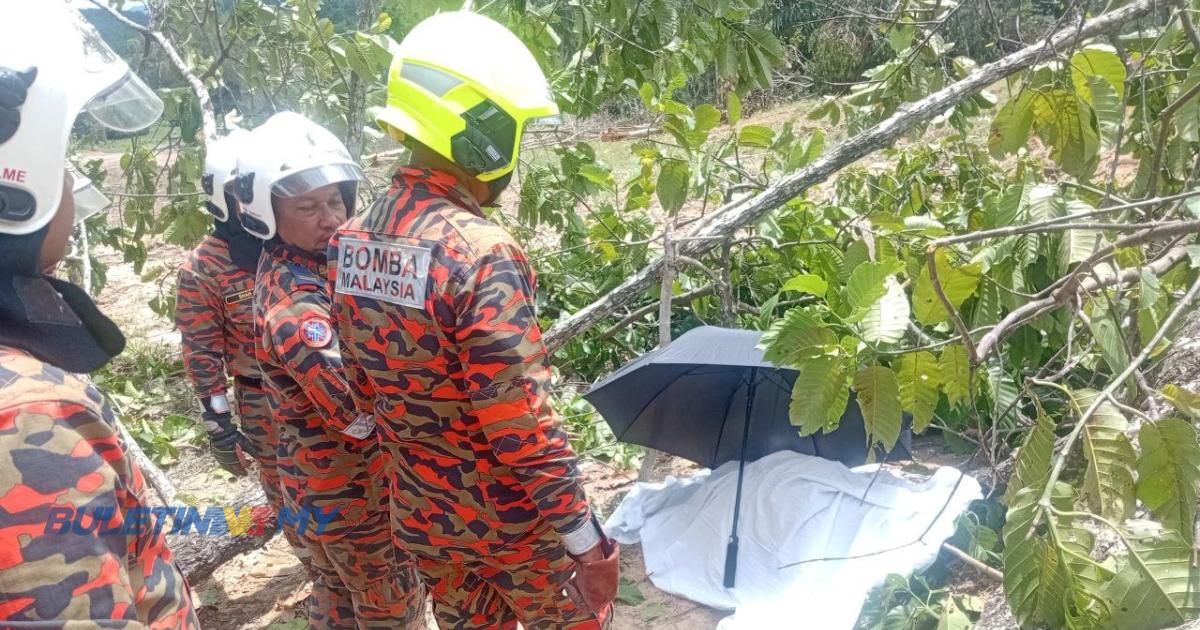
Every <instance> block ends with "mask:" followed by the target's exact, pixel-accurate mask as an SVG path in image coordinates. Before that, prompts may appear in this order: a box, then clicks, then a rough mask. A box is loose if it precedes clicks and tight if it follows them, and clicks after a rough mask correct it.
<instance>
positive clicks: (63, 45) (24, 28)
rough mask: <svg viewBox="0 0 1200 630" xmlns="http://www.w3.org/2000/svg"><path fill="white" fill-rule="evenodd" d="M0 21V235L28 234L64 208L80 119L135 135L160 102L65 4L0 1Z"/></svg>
mask: <svg viewBox="0 0 1200 630" xmlns="http://www.w3.org/2000/svg"><path fill="white" fill-rule="evenodd" d="M0 15H3V16H4V18H3V19H2V20H0V234H13V235H21V234H30V233H32V232H36V231H37V230H39V229H41V228H42V227H45V225H46V224H47V223H49V222H50V219H51V218H52V217H53V216H54V214H55V212H56V211H57V209H58V206H59V203H60V202H61V198H62V188H63V178H64V176H65V174H64V169H65V167H66V160H67V144H68V140H69V138H70V135H71V128H72V127H73V126H74V123H75V118H76V117H77V116H78V115H79V114H80V113H81V112H84V111H86V112H88V113H89V114H91V115H92V117H93V118H94V119H95V120H96V121H97V122H99V123H100V124H102V125H104V126H105V127H108V128H110V129H114V130H118V131H123V132H131V131H138V130H140V129H144V128H145V127H147V126H149V125H150V124H151V123H153V122H154V121H155V120H157V119H158V117H159V115H160V114H161V113H162V101H161V100H159V98H158V97H157V96H156V95H155V94H154V92H153V91H151V90H150V89H149V88H148V87H146V85H145V84H144V83H142V81H141V80H140V79H138V77H137V75H135V74H133V73H132V72H131V71H130V69H129V66H128V64H126V63H125V61H124V60H122V59H121V58H120V57H118V56H117V55H116V54H115V53H113V51H112V50H111V49H109V47H108V46H107V45H106V44H105V43H104V40H103V39H101V38H100V35H99V34H98V33H97V32H96V30H95V28H93V27H92V25H91V24H89V23H88V22H87V21H85V20H84V19H83V16H81V15H80V14H79V12H78V11H76V10H74V9H72V8H70V7H69V6H67V4H66V2H64V1H63V0H37V1H36V2H30V1H28V0H0Z"/></svg>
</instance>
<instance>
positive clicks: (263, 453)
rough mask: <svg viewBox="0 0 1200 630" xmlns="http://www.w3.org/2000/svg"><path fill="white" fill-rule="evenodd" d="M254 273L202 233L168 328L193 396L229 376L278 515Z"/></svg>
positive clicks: (296, 544)
mask: <svg viewBox="0 0 1200 630" xmlns="http://www.w3.org/2000/svg"><path fill="white" fill-rule="evenodd" d="M232 220H234V221H236V218H235V219H232ZM220 227H222V226H218V228H220ZM255 271H256V270H255V269H254V268H253V267H250V268H243V267H242V266H239V265H237V264H235V263H234V261H233V259H232V256H231V252H230V245H229V244H228V243H227V242H226V241H225V240H224V239H222V238H220V237H218V236H216V235H212V234H210V235H208V236H207V237H205V238H204V240H203V241H201V242H200V245H199V246H197V247H196V249H195V250H193V251H192V254H191V256H189V257H188V259H187V262H185V263H184V265H183V267H182V268H181V269H180V271H179V283H178V290H177V293H176V298H175V326H176V328H178V329H179V332H180V335H181V336H182V338H183V366H184V369H185V370H186V371H187V375H188V379H189V380H190V381H191V382H192V387H193V389H194V390H195V392H196V396H197V397H198V398H200V399H201V400H206V399H208V398H210V397H212V396H222V395H225V394H226V389H227V386H228V376H232V377H233V380H234V385H235V387H234V396H235V399H236V405H237V412H238V419H239V420H240V423H241V428H242V433H243V434H244V435H245V436H246V438H247V439H248V440H249V441H250V443H251V444H252V445H253V447H254V451H255V453H253V456H254V459H255V461H257V462H258V475H259V482H260V483H261V484H262V487H263V493H264V494H265V495H266V497H267V503H268V504H269V505H270V506H271V507H272V508H274V509H275V511H276V512H278V511H279V508H280V506H282V505H283V494H282V489H281V488H280V480H279V471H278V462H277V456H276V449H277V447H278V436H276V435H275V429H274V425H273V423H272V421H271V408H270V405H269V403H268V400H267V392H266V390H265V389H263V383H262V377H261V372H260V371H259V367H258V358H257V356H256V353H257V343H256V341H255V338H254V305H253V301H254V274H255ZM284 535H285V536H286V537H287V539H288V542H289V543H291V545H292V548H293V549H295V550H297V555H299V556H300V557H301V559H302V560H304V561H305V562H307V560H308V558H307V554H306V553H304V552H303V549H304V547H303V546H302V545H301V544H300V540H299V538H297V536H296V532H295V530H294V529H293V528H292V527H291V525H290V524H289V523H287V522H286V521H285V525H284Z"/></svg>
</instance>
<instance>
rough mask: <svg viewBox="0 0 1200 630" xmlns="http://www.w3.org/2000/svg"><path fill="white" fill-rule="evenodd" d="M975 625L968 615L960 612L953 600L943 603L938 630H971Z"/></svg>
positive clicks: (948, 599)
mask: <svg viewBox="0 0 1200 630" xmlns="http://www.w3.org/2000/svg"><path fill="white" fill-rule="evenodd" d="M973 627H975V624H973V623H971V618H970V617H967V613H965V612H963V611H962V610H959V608H958V606H957V605H955V603H954V599H953V598H947V599H946V600H945V602H943V603H942V615H941V617H939V618H938V625H937V630H971V628H973Z"/></svg>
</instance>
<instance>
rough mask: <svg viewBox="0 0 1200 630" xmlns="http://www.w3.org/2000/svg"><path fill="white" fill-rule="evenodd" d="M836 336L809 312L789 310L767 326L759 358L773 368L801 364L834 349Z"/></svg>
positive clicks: (800, 309)
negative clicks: (761, 355)
mask: <svg viewBox="0 0 1200 630" xmlns="http://www.w3.org/2000/svg"><path fill="white" fill-rule="evenodd" d="M837 342H838V339H837V335H835V334H834V332H833V331H832V330H830V329H829V328H828V327H827V326H826V325H825V322H822V321H821V320H820V318H819V317H817V316H816V315H814V314H813V313H812V312H811V311H809V310H806V309H804V308H802V307H801V308H793V309H791V310H789V311H788V312H787V313H785V314H784V316H783V317H782V318H781V319H779V320H777V321H775V323H773V324H771V328H770V329H768V330H767V331H766V332H765V333H763V336H762V339H761V341H760V342H759V343H760V345H761V346H762V347H763V348H764V349H765V350H766V352H765V353H764V355H763V359H764V360H765V361H767V362H769V363H774V364H775V365H781V366H788V365H803V364H804V362H806V361H808V360H809V359H813V358H816V357H820V356H824V355H825V354H828V353H829V352H830V351H831V350H833V349H834V348H836V347H837Z"/></svg>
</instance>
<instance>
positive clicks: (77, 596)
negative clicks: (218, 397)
mask: <svg viewBox="0 0 1200 630" xmlns="http://www.w3.org/2000/svg"><path fill="white" fill-rule="evenodd" d="M0 14H2V15H4V19H3V20H0V627H4V628H63V627H99V626H102V627H105V628H117V627H121V628H125V627H138V628H154V629H167V628H171V629H175V628H197V627H198V623H197V620H196V615H195V612H194V610H193V608H192V602H191V599H190V595H189V592H188V586H187V583H186V582H185V580H184V578H183V575H182V573H181V572H180V571H179V569H178V568H177V567H176V565H175V562H174V560H173V558H172V556H171V552H170V551H169V550H168V548H167V546H166V540H165V537H164V536H163V535H162V532H161V530H159V529H158V528H157V526H156V522H157V519H156V518H155V515H154V514H153V513H152V512H151V511H150V506H149V504H148V503H147V498H148V497H147V488H146V483H145V480H144V478H143V476H142V472H141V471H140V470H139V469H138V467H137V465H136V464H135V463H134V461H133V459H132V457H131V456H130V454H129V452H128V450H127V446H126V443H125V442H124V440H123V438H122V437H121V433H120V431H119V430H118V427H117V425H116V422H117V421H116V418H115V417H114V415H113V412H112V409H111V407H109V405H108V403H107V402H106V401H105V400H104V398H103V396H102V395H101V394H100V392H99V391H98V390H97V389H96V388H95V387H94V386H92V385H91V384H90V383H88V382H87V381H86V380H84V378H82V377H80V376H76V375H75V374H73V373H85V372H90V371H93V370H96V369H98V368H100V367H101V366H103V365H104V364H105V363H107V362H108V361H109V360H110V359H111V358H112V357H114V356H116V355H117V354H118V353H120V352H121V350H122V349H124V346H125V338H124V337H123V336H122V335H121V332H120V331H119V330H118V329H117V327H116V325H115V324H113V322H112V321H111V320H109V319H108V318H107V317H105V316H104V315H103V314H101V313H100V311H99V309H97V307H96V305H95V303H93V302H92V300H91V298H90V297H89V296H88V295H87V293H86V292H84V291H83V290H82V289H80V288H78V287H76V286H74V285H72V284H69V283H67V282H64V281H62V280H58V279H56V278H53V277H51V276H50V275H49V273H51V272H52V271H53V270H54V269H55V268H56V267H57V266H58V264H59V263H60V262H61V261H62V259H63V256H64V252H65V248H66V245H67V241H68V239H69V238H70V235H71V231H72V226H73V224H74V223H75V221H76V219H77V218H82V217H83V216H86V215H87V214H89V213H91V212H95V211H98V210H100V209H101V208H102V207H103V206H105V205H107V202H106V201H105V200H104V199H103V197H102V196H101V195H99V194H98V193H97V192H96V191H95V190H90V189H87V188H86V186H85V185H84V184H85V182H84V181H83V180H81V179H80V180H73V178H72V176H71V175H70V174H68V173H67V172H66V168H65V167H66V164H67V162H66V159H67V145H68V139H69V136H70V132H71V128H72V126H73V124H74V122H75V118H76V117H77V116H78V115H79V114H80V113H81V112H82V111H87V112H89V113H90V114H91V116H92V117H93V118H94V119H95V120H96V121H97V122H99V123H100V124H102V125H104V126H106V127H109V128H112V129H117V130H120V131H125V132H130V131H137V130H139V129H142V128H145V127H146V126H148V125H150V124H151V123H152V122H153V121H154V120H155V119H157V118H158V116H159V114H160V113H161V112H162V102H161V101H159V100H158V98H157V97H156V96H155V95H154V93H153V92H151V91H150V90H149V89H148V88H147V87H146V86H145V84H143V83H142V82H141V81H140V80H139V79H138V78H137V76H136V75H134V74H132V73H131V72H130V70H129V67H128V66H127V65H126V64H125V62H123V61H122V60H121V59H120V58H119V57H117V56H116V55H115V54H113V53H112V51H111V50H109V49H108V47H107V46H105V45H104V42H103V40H101V39H100V37H99V35H98V34H96V32H95V30H94V29H92V28H91V27H90V26H89V25H88V24H87V23H86V22H84V21H83V18H82V16H80V15H79V14H78V13H77V12H75V11H74V10H73V9H71V8H69V7H68V6H67V5H66V4H65V3H64V2H61V1H59V0H41V1H39V2H23V1H18V0H0ZM76 188H78V189H79V192H78V193H77V194H76V193H75V191H74V189H76ZM64 512H65V515H64Z"/></svg>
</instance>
